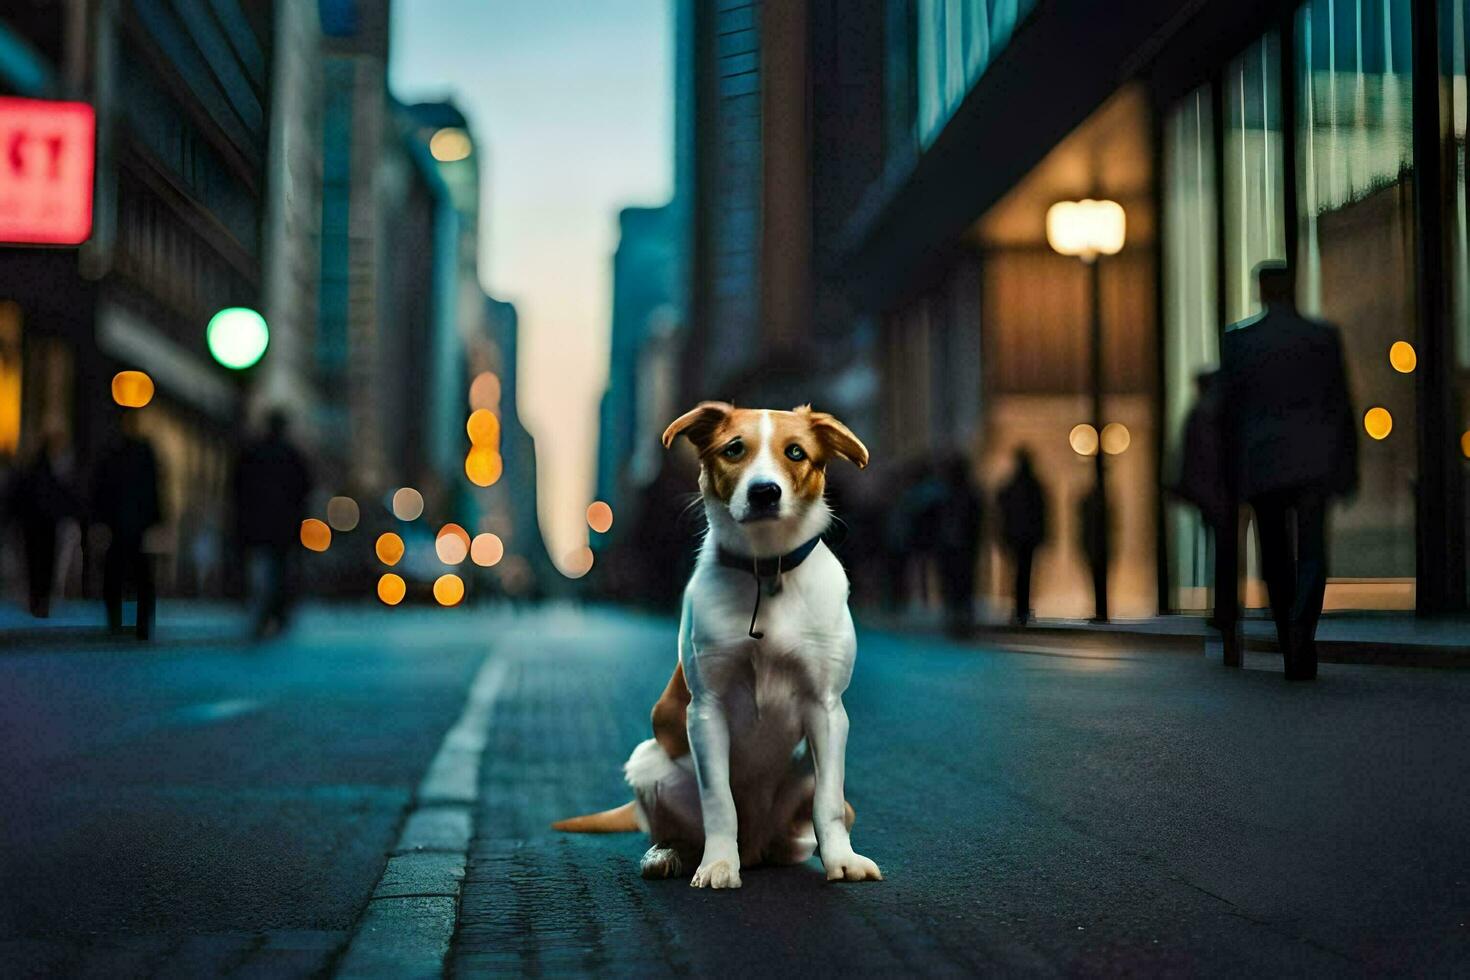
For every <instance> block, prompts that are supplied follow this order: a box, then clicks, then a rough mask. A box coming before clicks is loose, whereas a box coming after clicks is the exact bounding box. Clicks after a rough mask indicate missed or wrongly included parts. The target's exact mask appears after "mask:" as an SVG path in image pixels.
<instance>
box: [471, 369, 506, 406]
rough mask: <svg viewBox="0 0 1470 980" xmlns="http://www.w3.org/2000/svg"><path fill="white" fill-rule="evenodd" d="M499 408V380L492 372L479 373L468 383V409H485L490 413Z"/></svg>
mask: <svg viewBox="0 0 1470 980" xmlns="http://www.w3.org/2000/svg"><path fill="white" fill-rule="evenodd" d="M499 407H500V378H499V377H498V376H496V374H495V372H494V371H481V372H480V373H479V374H477V375H475V380H474V381H471V382H470V408H472V409H481V408H487V409H489V410H491V411H492V412H493V411H494V410H495V409H497V408H499Z"/></svg>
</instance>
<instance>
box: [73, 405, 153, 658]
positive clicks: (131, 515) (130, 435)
mask: <svg viewBox="0 0 1470 980" xmlns="http://www.w3.org/2000/svg"><path fill="white" fill-rule="evenodd" d="M119 411H121V413H122V417H121V419H120V420H119V425H118V435H117V438H116V439H115V440H114V441H113V443H112V445H110V446H109V447H108V448H107V450H106V451H105V452H104V453H103V455H102V458H101V459H100V460H99V461H98V464H97V469H96V471H95V472H94V473H93V478H92V494H91V498H92V507H91V510H92V517H93V519H94V520H95V521H96V522H97V523H99V524H102V525H103V526H105V527H106V528H107V530H108V531H109V532H110V539H109V541H108V543H107V554H106V557H104V558H103V560H102V598H103V601H104V602H105V603H106V606H107V626H108V628H109V629H111V630H112V631H113V632H117V631H119V630H121V629H122V606H123V590H124V588H125V587H126V585H127V582H128V580H129V579H131V580H132V582H133V584H134V587H135V588H136V589H137V591H138V619H137V624H136V627H135V629H136V632H137V636H138V639H140V640H147V639H149V638H151V637H152V635H153V621H154V614H155V611H156V604H157V596H156V594H155V591H154V582H153V565H152V561H151V558H150V556H149V555H148V554H147V553H146V552H145V551H144V549H143V537H144V534H145V533H146V532H147V531H148V529H149V528H151V527H153V526H154V525H155V524H157V523H158V522H159V521H160V520H161V519H162V516H163V511H162V508H161V507H160V505H159V500H158V457H157V456H156V455H155V454H154V452H153V446H152V445H150V444H149V443H148V441H147V440H146V439H144V438H143V436H142V435H141V433H140V430H139V425H138V410H136V409H120V410H119Z"/></svg>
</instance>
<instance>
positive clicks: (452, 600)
mask: <svg viewBox="0 0 1470 980" xmlns="http://www.w3.org/2000/svg"><path fill="white" fill-rule="evenodd" d="M463 598H464V580H463V579H461V578H460V577H459V576H458V575H453V574H450V575H440V576H439V577H438V578H436V579H435V580H434V601H435V602H437V603H439V605H441V606H456V605H459V601H460V600H461V599H463Z"/></svg>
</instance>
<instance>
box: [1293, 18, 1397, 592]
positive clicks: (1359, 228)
mask: <svg viewBox="0 0 1470 980" xmlns="http://www.w3.org/2000/svg"><path fill="white" fill-rule="evenodd" d="M1410 7H1411V2H1410V0H1382V2H1372V3H1365V2H1362V0H1357V2H1351V3H1350V2H1341V0H1311V2H1308V3H1305V4H1303V5H1302V6H1301V7H1300V8H1299V10H1298V13H1297V30H1296V37H1297V41H1296V52H1295V58H1294V64H1295V71H1294V74H1295V84H1296V86H1297V104H1298V105H1299V106H1300V110H1299V112H1298V116H1297V132H1296V154H1297V161H1296V163H1297V194H1298V198H1297V200H1298V211H1299V214H1298V215H1297V221H1298V245H1297V263H1296V265H1297V268H1298V269H1299V270H1300V272H1301V275H1300V282H1299V286H1298V302H1299V305H1300V306H1301V308H1302V310H1303V312H1305V313H1307V314H1308V315H1311V316H1317V317H1321V318H1322V319H1324V320H1327V321H1328V322H1330V323H1333V324H1336V325H1337V326H1338V327H1340V328H1341V330H1342V337H1343V348H1344V353H1345V355H1346V357H1347V362H1348V381H1349V384H1350V385H1351V390H1352V393H1353V398H1354V402H1355V407H1356V408H1357V410H1358V413H1359V416H1360V417H1362V415H1363V413H1365V412H1366V411H1368V410H1369V409H1370V408H1382V409H1386V410H1387V412H1388V413H1389V417H1390V418H1391V419H1392V428H1391V429H1390V431H1389V433H1388V435H1387V436H1386V437H1384V438H1382V439H1375V438H1370V437H1369V436H1368V435H1367V433H1366V432H1360V435H1359V439H1360V442H1361V445H1360V447H1359V450H1360V455H1359V471H1360V481H1361V482H1360V485H1361V489H1360V492H1359V493H1358V495H1357V496H1356V497H1355V498H1354V499H1352V500H1351V501H1348V502H1346V503H1345V504H1343V505H1340V506H1339V508H1338V510H1337V513H1336V515H1335V523H1334V527H1333V541H1332V544H1333V548H1332V551H1331V553H1330V572H1331V574H1333V575H1335V576H1341V577H1347V578H1358V579H1383V578H1399V579H1409V578H1412V577H1413V576H1414V575H1415V555H1416V551H1415V546H1414V538H1415V526H1416V525H1415V505H1414V500H1415V497H1414V493H1415V491H1414V480H1415V476H1416V473H1417V446H1416V441H1415V433H1416V432H1417V428H1418V427H1417V413H1416V411H1415V409H1416V404H1415V402H1416V394H1417V392H1416V387H1415V377H1414V374H1413V372H1412V371H1410V372H1408V373H1405V372H1402V371H1400V370H1398V369H1396V368H1395V367H1394V366H1393V365H1392V364H1391V363H1390V361H1389V351H1390V349H1391V348H1392V347H1393V345H1394V344H1395V343H1397V342H1399V341H1404V342H1406V343H1408V344H1411V345H1412V344H1416V343H1417V342H1418V338H1417V336H1416V321H1417V317H1416V313H1415V308H1414V212H1413V176H1412V171H1413V144H1414V139H1413V137H1414V134H1413V118H1414V114H1413V104H1412V90H1413V79H1412V77H1411V68H1412V53H1413V42H1412V28H1411V24H1410ZM1401 366H1402V365H1401Z"/></svg>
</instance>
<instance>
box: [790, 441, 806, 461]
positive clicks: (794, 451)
mask: <svg viewBox="0 0 1470 980" xmlns="http://www.w3.org/2000/svg"><path fill="white" fill-rule="evenodd" d="M786 458H787V459H792V460H795V461H796V462H798V463H799V462H801V461H802V460H804V459H806V450H805V449H802V448H801V447H800V446H798V445H797V444H796V443H794V442H793V443H792V444H791V445H789V446H787V447H786Z"/></svg>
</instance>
